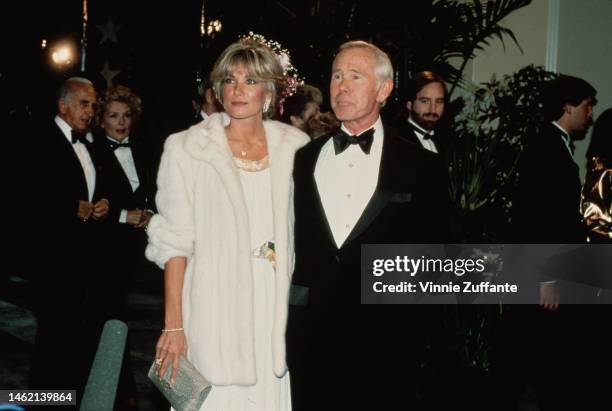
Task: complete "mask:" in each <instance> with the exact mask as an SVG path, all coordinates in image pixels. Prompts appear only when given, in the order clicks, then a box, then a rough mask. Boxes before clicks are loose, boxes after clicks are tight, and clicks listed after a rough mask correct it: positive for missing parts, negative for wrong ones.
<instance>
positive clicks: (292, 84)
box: [240, 31, 304, 110]
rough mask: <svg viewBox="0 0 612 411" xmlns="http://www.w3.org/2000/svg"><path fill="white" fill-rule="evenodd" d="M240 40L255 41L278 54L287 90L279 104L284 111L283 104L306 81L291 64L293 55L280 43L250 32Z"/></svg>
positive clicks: (283, 92)
mask: <svg viewBox="0 0 612 411" xmlns="http://www.w3.org/2000/svg"><path fill="white" fill-rule="evenodd" d="M240 38H243V39H251V40H255V41H257V42H259V43H261V44H263V45H266V46H268V47H269V48H270V49H271V50H272V51H273V52H274V54H276V58H277V59H278V62H279V63H280V65H281V67H282V68H283V75H284V76H285V88H284V90H283V91H282V93H281V100H280V102H279V103H280V105H281V110H282V103H283V101H284V100H285V98H286V97H289V96H292V95H293V94H294V93H295V91H296V90H297V88H298V86H301V85H303V84H304V79H303V78H301V77H300V74H299V72H298V70H297V69H296V68H295V67H294V66H293V64H292V63H291V53H290V52H289V50H287V49H285V48H283V46H281V44H280V43H279V42H278V41H276V40H268V39H266V38H265V37H264V36H262V35H261V34H255V33H253V32H252V31H250V32H249V34H248V35H243V36H240Z"/></svg>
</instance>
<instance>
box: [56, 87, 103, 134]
mask: <svg viewBox="0 0 612 411" xmlns="http://www.w3.org/2000/svg"><path fill="white" fill-rule="evenodd" d="M95 107H96V91H95V90H94V88H93V87H91V86H89V85H86V84H76V85H73V86H72V88H71V90H70V93H69V94H68V95H67V96H66V97H65V98H62V99H60V100H59V103H58V109H59V116H60V117H61V118H62V119H63V120H64V121H65V122H66V123H68V125H69V126H70V127H71V128H72V129H73V130H75V131H80V132H82V133H84V132H86V131H87V130H88V129H89V125H90V124H91V120H92V119H93V116H94V112H95Z"/></svg>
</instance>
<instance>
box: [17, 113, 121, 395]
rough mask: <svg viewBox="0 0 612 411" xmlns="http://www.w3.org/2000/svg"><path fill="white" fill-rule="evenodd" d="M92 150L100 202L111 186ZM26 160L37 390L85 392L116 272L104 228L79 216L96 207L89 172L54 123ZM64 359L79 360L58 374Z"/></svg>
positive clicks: (33, 141) (38, 130) (34, 135)
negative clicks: (102, 292) (101, 301)
mask: <svg viewBox="0 0 612 411" xmlns="http://www.w3.org/2000/svg"><path fill="white" fill-rule="evenodd" d="M86 147H87V150H88V151H89V155H90V157H91V159H92V162H93V164H94V167H95V169H96V180H95V192H94V195H93V200H92V201H93V202H94V203H95V202H97V201H98V200H100V199H101V198H107V199H108V195H107V187H108V185H107V183H106V175H105V173H104V170H103V168H102V167H100V164H101V163H100V155H99V153H98V152H97V151H96V150H95V149H94V147H93V146H92V145H91V144H87V145H86ZM24 153H25V154H27V155H28V157H27V159H24V163H26V161H27V170H25V171H24V173H23V174H22V175H23V176H26V180H25V181H24V182H23V184H25V185H27V187H28V189H27V190H26V194H25V195H24V196H25V201H24V204H25V205H24V210H25V213H24V217H23V221H24V228H26V229H27V230H28V233H29V235H28V237H29V244H27V246H28V247H29V258H28V259H27V260H26V261H25V262H24V264H25V265H27V266H28V267H27V268H28V269H29V270H30V272H31V273H32V274H31V277H32V279H33V289H34V292H35V295H34V299H33V300H34V309H35V313H36V316H37V330H36V346H35V349H34V354H33V359H32V368H31V380H30V386H31V387H32V388H38V389H41V388H57V389H59V388H65V389H68V388H70V387H73V388H76V389H77V390H79V392H80V390H81V388H82V387H83V385H84V382H85V381H86V380H87V372H88V370H89V366H90V365H91V360H92V355H93V353H94V352H95V347H96V346H97V338H98V337H99V331H100V329H101V328H100V327H99V325H101V324H99V322H98V317H97V315H96V312H97V307H98V304H96V303H95V302H92V301H93V300H92V296H93V295H94V294H95V293H96V290H97V289H99V287H98V284H99V283H100V281H103V279H104V278H105V277H104V276H105V274H106V273H107V272H108V270H107V266H106V258H105V254H104V252H103V247H104V237H103V235H102V231H103V229H102V226H103V223H102V222H99V221H95V220H93V219H92V218H90V219H89V220H88V221H87V222H83V221H81V220H80V219H79V218H78V216H77V212H78V208H79V201H89V196H88V189H87V182H86V179H85V173H84V171H83V168H82V166H81V163H80V161H79V159H78V157H77V155H76V153H75V152H74V149H73V147H72V143H71V142H70V141H68V139H67V138H66V137H65V136H64V134H63V133H62V131H61V130H60V128H59V127H58V126H57V125H56V124H55V122H54V121H53V120H51V121H49V120H48V121H47V122H45V123H43V124H42V125H37V126H35V127H34V128H33V130H32V131H31V136H30V138H29V139H28V143H27V149H26V150H24V152H23V153H16V154H24ZM112 206H113V205H112V203H111V204H110V207H112ZM68 324H69V326H68ZM58 330H61V331H58ZM58 355H59V356H61V357H68V356H69V357H70V358H72V359H73V360H72V361H68V362H67V363H65V364H63V365H62V366H61V367H57V364H56V362H55V360H54V358H57V357H56V356H58ZM73 388H71V389H73Z"/></svg>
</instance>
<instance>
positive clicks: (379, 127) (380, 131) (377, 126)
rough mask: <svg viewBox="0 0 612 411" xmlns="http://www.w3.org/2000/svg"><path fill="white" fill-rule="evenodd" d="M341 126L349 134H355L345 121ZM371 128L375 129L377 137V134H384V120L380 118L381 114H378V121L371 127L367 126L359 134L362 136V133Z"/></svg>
mask: <svg viewBox="0 0 612 411" xmlns="http://www.w3.org/2000/svg"><path fill="white" fill-rule="evenodd" d="M340 128H341V129H342V131H344V132H345V133H346V134H348V135H349V136H352V135H353V133H351V132H350V131H349V130H348V128H346V126H345V125H344V123H342V124H341V125H340ZM371 128H373V129H374V138H376V136H377V135H379V136H382V135H383V134H384V129H383V125H382V120H381V119H380V116H378V118H377V119H376V121H375V122H374V124H373V125H371V126H370V127H366V128H365V129H364V130H363V131H362V132H361V133H359V134H357V135H358V136H360V135H362V134H363V133H365V132H366V131H368V130H369V129H371Z"/></svg>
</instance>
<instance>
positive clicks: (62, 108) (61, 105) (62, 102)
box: [57, 98, 68, 114]
mask: <svg viewBox="0 0 612 411" xmlns="http://www.w3.org/2000/svg"><path fill="white" fill-rule="evenodd" d="M57 110H58V111H59V112H60V114H66V111H68V104H66V99H64V98H60V99H59V100H57Z"/></svg>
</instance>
